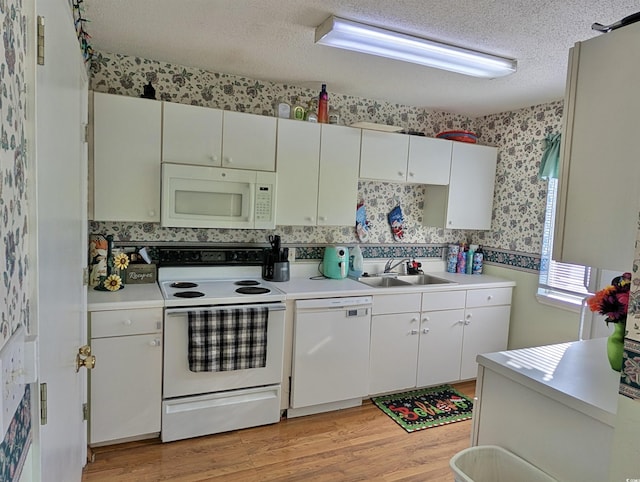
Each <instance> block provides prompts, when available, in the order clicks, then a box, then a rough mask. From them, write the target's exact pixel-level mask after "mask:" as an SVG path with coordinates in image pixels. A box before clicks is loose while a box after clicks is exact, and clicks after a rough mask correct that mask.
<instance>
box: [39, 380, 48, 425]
mask: <svg viewBox="0 0 640 482" xmlns="http://www.w3.org/2000/svg"><path fill="white" fill-rule="evenodd" d="M46 424H47V384H46V383H41V384H40V425H46Z"/></svg>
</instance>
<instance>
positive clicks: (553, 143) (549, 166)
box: [538, 133, 561, 179]
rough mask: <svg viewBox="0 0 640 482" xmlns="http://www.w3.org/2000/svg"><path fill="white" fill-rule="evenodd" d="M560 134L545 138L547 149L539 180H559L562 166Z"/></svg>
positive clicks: (542, 161)
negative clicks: (560, 165)
mask: <svg viewBox="0 0 640 482" xmlns="http://www.w3.org/2000/svg"><path fill="white" fill-rule="evenodd" d="M560 137H561V136H560V133H557V134H549V135H548V136H547V137H545V139H544V140H545V149H544V153H543V154H542V160H541V161H540V171H539V172H538V178H539V179H551V178H553V179H558V166H559V164H560Z"/></svg>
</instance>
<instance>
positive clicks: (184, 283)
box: [169, 281, 198, 288]
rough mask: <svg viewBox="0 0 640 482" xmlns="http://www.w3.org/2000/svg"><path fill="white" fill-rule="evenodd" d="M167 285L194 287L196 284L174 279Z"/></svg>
mask: <svg viewBox="0 0 640 482" xmlns="http://www.w3.org/2000/svg"><path fill="white" fill-rule="evenodd" d="M169 286H171V287H172V288H195V287H196V286H198V284H197V283H192V282H191V281H176V282H175V283H171V284H170V285H169Z"/></svg>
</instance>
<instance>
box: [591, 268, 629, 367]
mask: <svg viewBox="0 0 640 482" xmlns="http://www.w3.org/2000/svg"><path fill="white" fill-rule="evenodd" d="M630 288H631V273H624V274H622V275H620V276H616V277H615V278H613V279H612V280H611V284H610V285H608V286H605V287H604V288H602V289H601V290H600V291H598V292H596V294H595V295H593V296H592V297H590V298H588V299H587V304H588V305H589V309H590V310H591V311H594V312H597V313H600V314H601V315H604V316H606V318H605V320H604V321H605V322H606V323H607V325H608V324H609V323H614V326H613V333H612V334H611V335H609V338H608V339H607V357H608V358H609V364H610V365H611V368H613V369H614V370H616V371H618V372H619V371H620V370H622V358H623V355H624V336H625V332H626V326H627V309H628V308H629V291H630Z"/></svg>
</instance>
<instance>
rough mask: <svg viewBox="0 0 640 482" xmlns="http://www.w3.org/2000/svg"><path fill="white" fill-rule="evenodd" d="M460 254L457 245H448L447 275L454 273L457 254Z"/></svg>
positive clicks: (456, 265) (456, 264)
mask: <svg viewBox="0 0 640 482" xmlns="http://www.w3.org/2000/svg"><path fill="white" fill-rule="evenodd" d="M459 252H460V246H458V245H457V244H450V245H449V248H448V250H447V273H455V272H456V268H457V267H458V253H459Z"/></svg>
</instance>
